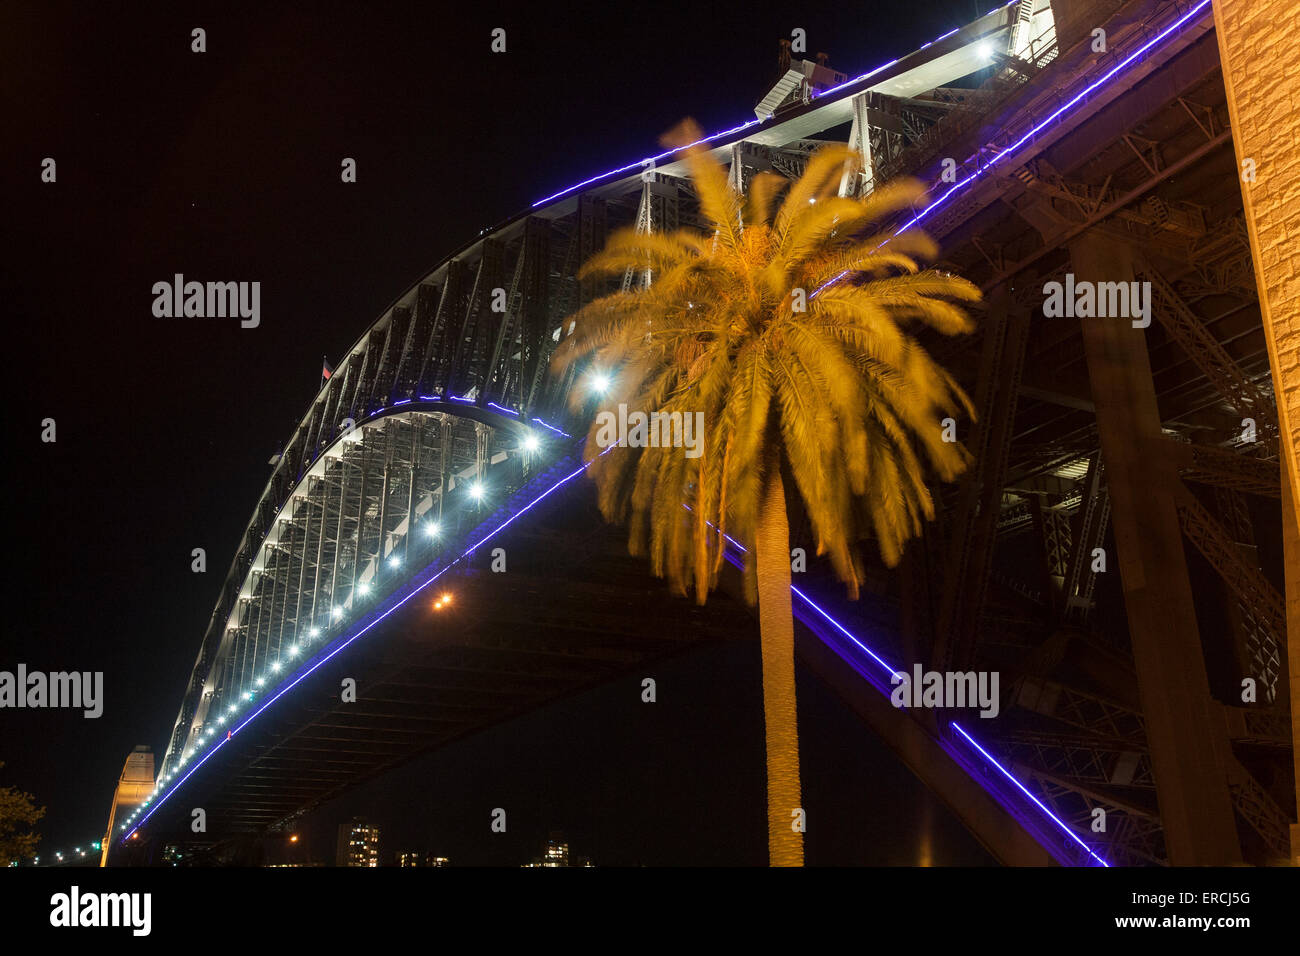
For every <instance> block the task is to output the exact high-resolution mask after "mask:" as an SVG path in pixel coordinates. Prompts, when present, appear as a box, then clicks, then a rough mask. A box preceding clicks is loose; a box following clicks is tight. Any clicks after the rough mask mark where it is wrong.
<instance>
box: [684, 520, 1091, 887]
mask: <svg viewBox="0 0 1300 956" xmlns="http://www.w3.org/2000/svg"><path fill="white" fill-rule="evenodd" d="M682 507H683V508H685V509H686V510H687V511H693V509H692V508H691V506H690V505H686V504H683V505H682ZM707 524H708V525H709V527H710V528H713V529H714V530H715V531H716V530H717V527H716V526H715V525H714V524H713V522H711V521H710V522H707ZM721 534H722V536H723V537H724V538H726V539H727V541H728V542H729V543H730V544H732V545H733V546H734V547H735V548H736V549H737V550H738V551H740V552H741V553H742V554H747V553H748V549H747V548H746V547H745V546H744V545H743V544H741V543H740V542H739V541H737V540H736V539H735V538H733V537H732V536H731V535H729V534H727V533H726V532H725V531H723V532H721ZM726 557H727V560H728V561H730V562H731V564H732V565H733V566H735V567H740V566H741V565H740V562H739V560H737V559H736V558H735V557H734V556H732V555H727V556H726ZM790 590H791V592H793V593H794V594H795V595H796V596H797V597H798V598H799V599H800V600H802V601H803V602H804V603H805V604H806V605H808V607H810V608H812V609H813V610H814V611H816V612H817V613H818V614H819V615H820V616H821V617H822V618H823V619H824V620H825V621H826V622H827V623H828V624H830V625H831V626H832V627H834V628H835V629H836V630H837V631H839V632H840V633H841V634H843V635H844V636H845V637H847V638H848V639H849V640H850V641H852V642H853V643H854V644H856V645H857V646H858V647H860V648H861V649H862V650H863V651H865V652H866V653H867V655H868V656H870V657H871V659H872V660H874V661H875V662H876V663H877V664H879V665H880V667H881V669H882V670H883V671H884V672H885V674H886V675H888V676H890V677H892V676H893V675H894V674H896V673H899V672H898V670H897V669H896V668H894V667H891V666H890V665H889V663H888V662H887V661H885V660H884V658H882V657H881V656H880V655H879V654H877V653H876V652H875V651H873V650H872V649H871V648H870V647H868V646H867V645H866V644H865V643H863V642H862V640H861V639H859V638H858V636H857V635H855V634H854V633H853V632H852V631H850V630H849V629H848V628H846V627H845V626H844V625H843V624H841V623H840V622H839V621H837V620H836V619H835V618H834V617H832V616H831V614H830V613H829V612H828V611H826V609H825V608H823V607H822V606H821V605H820V604H818V603H817V602H816V601H814V600H813V599H812V598H810V597H808V595H806V594H804V593H803V592H802V591H800V590H799V588H797V587H795V586H794V585H791V586H790ZM832 649H834V648H832ZM951 726H952V727H953V729H954V730H956V731H957V732H958V733H960V734H961V735H962V736H963V737H964V738H966V740H967V742H969V743H970V745H971V746H972V747H974V748H975V749H976V750H978V751H979V752H980V754H981V755H983V757H984V759H985V760H987V761H988V762H989V763H990V764H992V765H993V766H994V767H996V768H997V770H998V771H999V772H1000V773H1001V774H1002V775H1003V776H1004V777H1006V778H1007V779H1008V780H1010V781H1011V782H1012V783H1013V784H1015V786H1016V787H1017V789H1019V790H1020V791H1021V792H1022V793H1023V794H1024V795H1025V796H1026V797H1028V798H1029V799H1030V800H1031V801H1033V803H1034V805H1035V806H1037V807H1038V809H1040V810H1042V811H1043V813H1045V814H1046V815H1047V816H1048V817H1049V818H1050V819H1051V820H1052V822H1053V823H1055V824H1056V825H1057V826H1058V827H1059V828H1060V829H1061V830H1063V831H1064V832H1065V834H1066V835H1067V836H1069V837H1070V839H1072V840H1073V841H1074V842H1075V843H1077V844H1078V845H1079V846H1081V847H1082V848H1083V849H1084V850H1086V851H1087V853H1088V855H1089V856H1091V857H1092V858H1093V859H1095V860H1096V861H1097V862H1098V863H1100V864H1101V865H1102V866H1104V867H1109V866H1110V864H1109V863H1107V862H1106V861H1105V860H1104V859H1103V858H1102V857H1101V856H1099V855H1098V854H1097V852H1096V851H1095V850H1093V849H1092V847H1090V846H1088V844H1087V843H1085V842H1084V841H1083V840H1081V839H1080V838H1079V835H1078V834H1077V833H1075V832H1074V830H1073V828H1071V827H1070V825H1069V824H1067V823H1066V822H1065V821H1064V820H1062V819H1061V818H1060V817H1058V816H1057V815H1056V814H1055V813H1053V812H1052V811H1051V810H1050V809H1049V808H1048V807H1047V806H1046V805H1044V803H1043V802H1042V801H1041V800H1039V799H1038V798H1037V797H1035V796H1034V795H1033V793H1032V792H1031V791H1030V790H1029V789H1028V788H1027V787H1026V786H1025V785H1024V784H1023V783H1021V782H1020V781H1019V780H1018V779H1016V777H1015V775H1014V774H1013V773H1011V771H1009V770H1007V768H1006V767H1004V766H1003V765H1002V764H1001V763H1000V762H999V761H998V759H997V758H996V757H994V756H993V755H992V754H990V753H989V752H988V751H987V750H985V749H984V748H983V747H981V746H980V745H979V743H978V742H977V741H976V740H975V738H974V737H972V736H971V735H970V734H969V733H967V732H966V731H965V730H964V729H963V728H962V727H961V726H959V725H958V724H957V722H956V721H952V722H951ZM959 766H960V764H959ZM977 782H978V781H977Z"/></svg>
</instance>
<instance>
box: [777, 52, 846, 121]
mask: <svg viewBox="0 0 1300 956" xmlns="http://www.w3.org/2000/svg"><path fill="white" fill-rule="evenodd" d="M826 60H827V56H826V54H825V53H818V54H817V60H816V62H814V61H812V60H792V59H791V58H790V41H789V40H786V39H782V40H781V54H780V60H779V63H778V65H777V69H778V72H779V74H780V75H779V77H778V78H777V81H776V82H775V83H774V84H772V87H771V89H769V90H768V91H767V95H765V96H764V97H763V98H762V99H761V100H759V103H758V105H757V106H755V107H754V115H755V116H757V117H758V118H759V119H760V120H765V119H767V118H768V117H769V116H773V115H775V114H776V113H778V112H780V111H781V110H783V109H786V108H787V107H791V106H799V105H802V104H804V103H808V102H811V100H812V98H813V96H814V95H815V94H817V93H823V92H825V91H826V90H829V89H832V88H834V87H836V86H839V85H840V84H841V83H845V82H847V81H848V78H849V77H848V75H847V74H845V73H840V72H838V71H836V70H832V69H831V68H830V67H828V66H827V65H826Z"/></svg>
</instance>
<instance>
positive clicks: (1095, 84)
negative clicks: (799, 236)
mask: <svg viewBox="0 0 1300 956" xmlns="http://www.w3.org/2000/svg"><path fill="white" fill-rule="evenodd" d="M1210 3H1211V0H1201V2H1200V3H1198V4H1197V5H1196V6H1194V7H1192V9H1190V10H1188V11H1187V12H1186V13H1185V14H1183V15H1182V16H1181V17H1179V18H1178V19H1177V20H1175V21H1174V22H1173V23H1171V24H1169V26H1167V27H1165V28H1164V29H1163V30H1161V31H1160V32H1159V33H1158V34H1156V35H1155V36H1154V37H1152V38H1151V39H1150V40H1148V41H1147V42H1146V43H1144V44H1142V45H1141V46H1140V47H1138V48H1137V49H1136V50H1134V51H1133V52H1132V53H1130V54H1129V55H1128V56H1126V57H1125V58H1124V59H1123V60H1121V61H1120V62H1119V63H1117V64H1115V65H1114V66H1113V67H1111V68H1110V69H1109V70H1107V71H1106V73H1105V74H1104V75H1102V76H1100V77H1098V78H1097V79H1096V80H1093V81H1092V82H1091V83H1089V84H1088V85H1087V86H1085V87H1084V88H1083V89H1082V90H1080V91H1079V92H1078V93H1077V94H1075V95H1074V96H1073V97H1072V98H1071V99H1070V100H1068V101H1067V102H1066V103H1064V104H1063V105H1061V106H1058V107H1057V108H1056V109H1055V110H1054V111H1053V112H1052V113H1051V115H1049V116H1048V117H1047V118H1046V119H1044V120H1042V121H1041V122H1039V123H1036V124H1035V125H1034V126H1032V127H1031V128H1030V129H1029V131H1028V132H1027V133H1025V134H1024V135H1023V136H1021V137H1020V139H1018V140H1016V141H1015V142H1014V143H1012V144H1011V145H1010V146H1008V147H1006V148H1005V149H1001V150H999V151H998V153H997V155H996V156H994V157H992V158H991V159H989V160H987V161H985V162H984V163H983V165H981V166H980V167H979V168H977V169H976V170H975V171H974V172H972V173H971V174H970V175H969V176H967V177H966V178H965V179H963V180H962V181H961V182H958V183H954V184H953V185H952V186H951V187H950V188H949V189H948V191H947V192H946V193H944V194H943V195H942V196H940V197H939V198H938V199H936V200H935V201H934V202H932V203H931V204H930V205H929V206H927V207H926V208H925V209H923V210H921V212H919V213H917V214H916V215H915V216H913V217H912V218H911V219H910V220H908V221H907V222H906V223H904V224H903V225H902V226H900V227H899V228H898V229H896V230H894V235H895V236H897V235H899V234H901V233H903V232H906V231H907V230H908V229H911V228H912V227H913V226H915V225H916V224H917V223H919V222H921V221H922V220H923V219H925V218H926V217H927V216H929V215H930V213H932V212H934V211H935V210H936V209H938V208H939V207H940V206H942V205H943V204H944V203H946V202H947V201H948V200H949V199H950V198H951V197H952V196H953V195H954V194H956V193H958V192H960V191H961V190H963V189H966V188H967V187H968V186H970V185H971V184H972V183H974V182H975V181H976V180H977V179H979V178H980V177H981V176H983V175H984V173H985V172H987V171H988V170H989V169H990V168H991V167H992V166H994V165H996V164H997V163H999V162H1001V161H1002V160H1003V159H1005V158H1006V157H1007V156H1009V155H1011V154H1012V153H1014V152H1016V151H1017V150H1018V149H1020V147H1021V146H1024V145H1025V143H1027V142H1028V141H1029V140H1031V139H1032V138H1033V137H1034V136H1036V135H1038V133H1039V132H1040V131H1041V130H1042V129H1043V128H1044V127H1046V126H1048V125H1049V124H1051V123H1053V122H1055V121H1056V120H1057V119H1059V118H1060V117H1061V115H1062V114H1063V113H1065V112H1067V111H1069V110H1071V109H1073V108H1074V107H1075V106H1076V105H1078V103H1079V101H1080V100H1082V99H1084V98H1085V97H1087V96H1088V95H1089V94H1090V93H1092V92H1094V91H1095V90H1097V89H1098V88H1099V87H1100V86H1102V85H1104V84H1106V83H1108V82H1110V80H1111V79H1113V78H1114V76H1115V74H1116V73H1118V72H1120V71H1121V70H1123V69H1125V68H1126V67H1128V66H1129V64H1131V63H1132V62H1133V61H1134V60H1135V59H1137V58H1138V57H1140V56H1142V55H1143V54H1144V53H1146V52H1148V51H1149V50H1150V49H1151V48H1152V47H1153V46H1155V45H1156V44H1158V43H1160V42H1162V41H1163V40H1164V39H1165V37H1167V36H1168V35H1169V34H1170V33H1172V32H1174V31H1175V30H1177V29H1178V28H1180V27H1181V26H1183V25H1184V24H1185V23H1187V22H1188V21H1189V20H1191V19H1193V18H1194V17H1196V16H1197V14H1199V13H1200V12H1201V11H1202V10H1204V9H1205V8H1206V7H1208V6H1209V5H1210ZM1008 6H1009V4H1008ZM989 12H990V13H992V12H995V11H989ZM968 161H969V160H968ZM891 238H892V237H891ZM888 241H889V240H888V239H886V240H885V242H882V243H881V244H880V245H881V246H883V245H885V243H886V242H888ZM876 248H877V249H878V248H880V246H877V247H876ZM846 275H848V272H841V273H840V274H839V275H837V276H835V277H834V278H833V279H828V280H827V281H826V282H824V283H822V284H821V285H820V286H818V287H817V288H816V289H814V290H813V291H812V294H811V295H810V296H809V298H812V297H814V296H816V295H817V294H818V293H819V292H822V291H823V290H825V289H827V288H829V287H830V286H833V285H835V284H836V283H837V282H839V281H840V280H842V279H843V278H844V277H845V276H846Z"/></svg>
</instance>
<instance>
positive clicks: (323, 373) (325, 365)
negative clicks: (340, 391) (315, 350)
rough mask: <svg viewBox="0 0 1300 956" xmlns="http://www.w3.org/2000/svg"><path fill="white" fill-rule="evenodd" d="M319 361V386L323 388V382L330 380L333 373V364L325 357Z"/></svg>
mask: <svg viewBox="0 0 1300 956" xmlns="http://www.w3.org/2000/svg"><path fill="white" fill-rule="evenodd" d="M321 363H322V364H321V368H320V387H321V388H324V387H325V383H326V382H328V381H329V380H330V376H331V375H333V374H334V366H333V365H331V364H330V360H329V359H327V358H323V359H321Z"/></svg>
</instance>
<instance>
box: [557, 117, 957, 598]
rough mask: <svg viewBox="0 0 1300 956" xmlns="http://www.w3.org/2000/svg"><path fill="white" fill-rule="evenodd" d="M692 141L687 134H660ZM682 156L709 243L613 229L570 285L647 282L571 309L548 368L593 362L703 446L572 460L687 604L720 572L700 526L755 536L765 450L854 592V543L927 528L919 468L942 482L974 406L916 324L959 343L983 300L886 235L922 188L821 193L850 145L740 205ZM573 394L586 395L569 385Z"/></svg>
mask: <svg viewBox="0 0 1300 956" xmlns="http://www.w3.org/2000/svg"><path fill="white" fill-rule="evenodd" d="M697 139H698V135H697V131H696V130H694V129H693V127H691V126H684V127H683V128H682V129H681V130H679V131H678V135H677V138H676V141H677V142H692V141H695V140H697ZM684 156H685V160H686V163H687V165H688V168H689V170H690V174H691V178H692V180H693V181H694V184H695V188H696V191H697V193H698V195H699V199H700V213H701V216H702V218H704V219H706V221H707V222H709V224H710V225H711V227H712V230H713V233H712V235H702V234H700V233H697V232H694V231H692V230H686V229H684V230H680V231H678V232H675V233H672V234H663V233H653V234H640V235H638V234H637V233H636V232H635V231H634V230H632V229H626V230H623V231H620V232H618V233H616V234H615V235H613V236H612V237H611V238H610V239H609V241H608V243H607V245H606V247H605V248H604V250H602V251H601V252H600V253H598V254H597V255H596V256H595V257H593V258H592V259H591V260H590V261H589V262H588V263H587V264H586V265H585V266H584V267H583V270H582V276H583V277H584V278H585V277H588V276H621V275H623V274H624V273H625V272H626V271H627V270H629V269H631V270H633V271H634V272H637V273H640V272H642V271H644V270H646V269H649V270H651V271H652V274H653V282H652V284H651V285H649V286H648V287H645V288H641V287H638V288H633V289H630V290H629V291H627V292H617V293H614V294H612V295H608V296H605V297H603V298H599V299H597V300H595V301H593V302H591V303H589V304H588V305H587V306H585V307H584V308H583V309H581V310H580V311H579V312H578V313H577V314H576V315H575V316H574V318H575V320H576V328H575V331H574V334H573V335H571V336H570V337H569V338H568V339H566V340H565V341H564V342H563V343H562V344H561V346H560V348H559V350H558V351H557V353H556V358H555V364H556V366H557V367H558V368H565V367H567V366H568V365H570V364H572V363H574V362H577V361H579V360H581V359H584V358H588V357H589V358H590V360H591V365H592V367H594V368H598V369H601V370H602V371H604V372H607V373H609V374H610V375H611V376H612V383H613V385H612V388H611V389H610V390H609V391H608V392H607V393H606V395H605V396H604V399H603V402H602V407H603V408H610V409H612V408H616V407H617V406H618V405H619V404H620V403H626V405H627V406H628V408H629V409H631V410H642V411H646V412H651V411H660V412H669V413H671V412H682V413H683V414H687V413H693V412H697V411H699V412H703V413H704V421H705V426H706V427H705V450H704V454H703V455H702V456H701V457H699V458H694V459H688V458H687V457H686V456H685V455H684V454H683V453H682V450H681V449H673V448H626V449H623V448H620V449H617V450H615V451H613V452H610V453H609V454H607V455H603V456H600V452H601V451H602V450H603V449H601V448H599V447H597V446H596V443H595V441H594V438H595V427H594V426H593V430H592V434H591V436H589V441H588V445H587V453H586V454H587V458H588V460H589V461H591V462H592V463H593V464H592V471H593V476H594V477H595V478H596V480H597V484H598V489H599V499H600V506H601V509H602V511H603V513H604V514H605V516H606V518H608V519H610V520H613V521H620V522H621V521H626V522H627V523H628V525H629V544H630V546H631V548H632V550H633V552H634V553H638V554H648V555H649V556H650V558H651V561H652V564H653V567H654V571H655V573H656V574H659V575H666V576H667V577H668V578H669V579H670V581H671V582H672V583H673V585H674V586H675V587H676V588H677V589H679V590H682V591H685V590H686V588H687V587H688V585H689V584H691V583H693V584H694V586H695V590H696V594H697V597H698V599H699V600H701V601H703V600H704V597H705V595H706V594H707V592H708V590H709V589H710V588H711V587H712V585H713V583H714V581H715V580H716V573H717V569H718V567H719V564H720V561H721V552H720V550H719V548H718V547H717V535H716V533H715V532H714V531H713V530H711V528H710V525H712V526H714V527H716V528H718V529H721V530H724V531H726V532H727V533H729V534H731V535H732V536H734V537H736V538H737V539H738V540H740V541H741V542H742V543H743V544H746V545H748V544H750V543H751V542H752V540H753V535H754V529H755V527H756V522H757V517H758V508H759V503H760V492H761V485H762V478H763V463H764V462H765V461H768V460H771V459H768V458H766V457H765V456H766V455H767V453H768V452H770V451H771V450H772V445H773V444H774V443H775V445H776V446H777V450H778V451H779V459H778V460H780V461H782V462H783V464H784V468H785V470H786V473H787V474H788V475H789V476H790V477H791V478H792V479H793V480H794V482H795V484H796V486H797V487H798V489H799V493H800V496H801V497H802V499H803V502H804V505H805V508H806V510H807V513H808V516H809V518H810V519H811V524H812V528H813V530H814V533H815V534H816V536H817V548H818V551H819V553H825V554H829V556H830V558H831V560H832V562H833V564H834V567H835V569H836V571H837V573H838V574H839V575H840V576H841V577H842V578H843V580H844V581H846V582H847V583H848V584H849V586H850V588H851V590H852V591H853V592H854V593H855V594H856V590H857V586H858V583H859V582H860V580H861V576H862V568H861V566H860V563H859V559H858V557H857V556H856V553H855V550H854V548H853V543H854V542H855V541H857V540H859V539H862V538H865V537H874V538H875V540H876V542H877V544H878V547H879V550H880V554H881V556H882V557H883V559H884V560H885V562H886V563H887V564H889V565H891V566H892V565H894V564H896V563H897V561H898V560H899V557H900V555H901V552H902V548H903V545H904V544H905V542H906V541H907V540H908V539H909V538H911V537H913V536H915V535H916V534H918V533H919V531H920V529H921V524H922V522H923V521H924V520H926V519H928V518H931V517H933V513H934V506H933V500H932V498H931V495H930V492H929V489H928V488H927V487H926V484H925V474H926V468H927V466H928V468H929V469H931V470H932V471H933V473H934V474H935V475H936V476H937V477H939V478H940V479H943V480H951V479H952V478H954V477H955V476H957V475H958V474H960V473H961V472H962V470H963V469H964V468H965V467H966V465H967V463H968V459H969V456H968V455H967V453H966V451H965V450H964V449H963V448H962V446H961V445H960V444H957V443H955V442H945V441H943V438H942V431H943V430H942V427H941V424H940V423H941V420H942V419H943V418H945V417H947V416H949V415H954V416H955V415H956V414H957V413H958V412H959V411H960V410H961V409H963V408H964V409H965V411H966V412H967V413H968V414H970V413H971V412H972V410H971V408H970V404H969V401H968V399H967V398H966V395H965V394H964V392H963V391H962V390H961V388H960V387H959V386H958V385H957V384H956V382H954V380H953V379H952V378H951V376H949V375H948V373H947V372H946V371H944V370H943V369H942V368H941V367H939V366H938V365H937V364H936V363H935V362H934V361H933V360H932V359H931V358H930V356H929V355H928V354H927V353H926V352H925V350H924V349H922V348H921V346H920V345H919V344H918V343H917V341H916V339H915V337H914V335H913V334H912V332H913V331H914V330H915V328H916V327H917V326H919V325H924V326H928V327H930V328H932V329H934V330H936V331H937V332H939V333H942V334H945V335H952V334H955V333H959V332H967V331H970V329H971V328H972V323H971V320H970V318H969V316H968V315H967V313H966V312H965V310H964V309H963V308H962V306H961V305H960V303H971V302H976V301H978V300H979V298H980V294H979V290H978V289H977V288H976V287H975V286H973V285H972V284H971V283H969V282H967V281H965V280H964V279H960V278H957V277H954V276H951V275H947V274H945V273H941V272H937V271H933V270H928V271H922V268H921V263H922V262H924V261H926V260H932V259H933V258H934V257H935V255H936V254H937V249H936V247H935V244H934V242H933V241H932V240H931V239H930V238H929V237H927V236H926V235H924V234H923V233H921V232H919V231H909V232H905V233H902V234H900V235H897V236H892V235H891V234H890V232H889V231H888V226H889V224H890V221H891V219H893V218H894V217H895V216H896V215H897V214H898V213H900V212H901V211H903V210H905V209H907V208H909V206H910V205H911V204H912V203H914V202H916V201H917V200H919V199H920V198H921V196H922V194H923V192H924V190H923V188H922V187H921V186H920V184H918V183H915V182H905V183H899V184H894V185H890V186H887V187H885V188H883V189H880V190H877V191H876V193H875V194H873V195H872V196H871V197H869V198H868V199H865V200H860V199H850V198H844V197H840V196H838V195H837V192H838V186H839V183H840V181H841V177H842V176H843V175H844V173H845V172H846V170H848V171H850V172H851V171H852V167H853V166H854V164H855V163H857V162H860V158H859V157H858V156H857V155H856V154H854V153H853V152H852V151H851V150H850V149H849V148H848V147H847V146H840V145H830V146H826V147H823V148H821V149H820V150H818V151H817V152H815V153H814V154H813V155H812V156H811V157H810V158H809V160H808V164H807V168H806V169H805V171H804V174H803V175H802V176H801V177H800V178H799V179H798V180H797V181H795V182H793V183H790V182H789V181H787V180H785V179H784V178H782V177H780V176H777V175H775V174H773V173H758V174H757V175H755V177H754V178H753V181H752V183H751V185H750V188H749V191H748V195H746V196H741V195H738V194H737V193H736V192H735V191H734V190H733V189H732V188H731V187H730V185H729V183H728V179H727V176H726V174H725V172H724V171H723V169H722V167H721V166H719V165H718V164H717V163H716V162H715V161H714V160H713V159H712V158H711V157H710V156H709V155H708V152H707V151H706V150H703V149H700V148H698V147H696V148H691V149H689V150H687V151H686V152H685V154H684ZM782 193H784V198H783V199H782ZM778 203H779V204H778ZM574 396H575V399H574V400H575V402H576V403H579V404H580V403H582V402H583V401H584V400H585V399H586V395H585V394H584V391H583V390H582V389H581V388H579V389H577V390H575V392H574ZM598 456H599V457H598ZM683 503H685V504H686V505H687V506H688V507H689V511H687V510H686V509H683V507H682V505H683ZM751 596H752V590H751Z"/></svg>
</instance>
